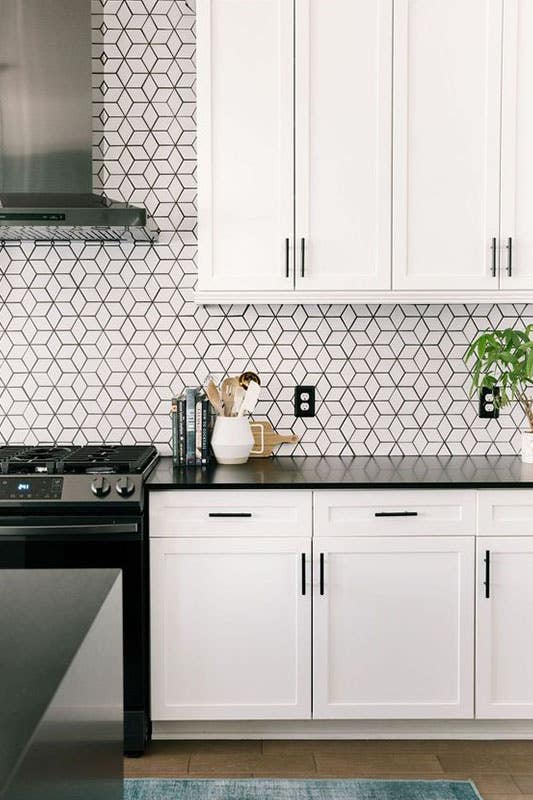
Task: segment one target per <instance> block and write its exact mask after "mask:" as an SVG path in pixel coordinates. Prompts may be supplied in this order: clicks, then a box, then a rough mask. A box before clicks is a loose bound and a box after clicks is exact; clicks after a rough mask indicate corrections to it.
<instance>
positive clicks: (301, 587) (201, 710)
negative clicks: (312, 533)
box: [150, 537, 311, 720]
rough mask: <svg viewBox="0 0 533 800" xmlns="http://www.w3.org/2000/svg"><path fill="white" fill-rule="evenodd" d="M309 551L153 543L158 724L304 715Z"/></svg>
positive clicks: (214, 542) (272, 544) (291, 545)
mask: <svg viewBox="0 0 533 800" xmlns="http://www.w3.org/2000/svg"><path fill="white" fill-rule="evenodd" d="M310 551H311V545H310V539H309V538H307V537H306V538H287V539H281V538H276V539H274V538H272V539H267V538H265V539H259V538H257V539H244V538H240V539H230V538H228V539H202V538H196V539H193V538H190V539H151V540H150V552H151V600H152V610H151V614H152V718H153V719H154V720H182V719H211V720H216V719H275V718H278V719H289V718H292V719H294V718H296V719H305V718H308V717H310V714H311V674H310V673H311V584H310V581H308V580H307V577H308V576H310V571H311V563H310ZM303 558H305V572H306V574H305V579H304V575H303V563H304V562H303ZM304 591H305V594H304Z"/></svg>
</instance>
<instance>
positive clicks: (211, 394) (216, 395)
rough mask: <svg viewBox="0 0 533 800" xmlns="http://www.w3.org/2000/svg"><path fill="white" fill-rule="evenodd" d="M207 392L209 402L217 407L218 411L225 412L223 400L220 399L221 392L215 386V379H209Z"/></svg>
mask: <svg viewBox="0 0 533 800" xmlns="http://www.w3.org/2000/svg"><path fill="white" fill-rule="evenodd" d="M205 393H206V395H207V397H208V400H209V402H210V403H211V405H212V406H213V408H214V409H215V411H216V413H217V414H219V415H222V414H223V413H224V409H223V407H222V400H221V399H220V392H219V391H218V389H217V387H216V386H215V382H214V381H213V380H209V381H208V382H207V385H206V387H205Z"/></svg>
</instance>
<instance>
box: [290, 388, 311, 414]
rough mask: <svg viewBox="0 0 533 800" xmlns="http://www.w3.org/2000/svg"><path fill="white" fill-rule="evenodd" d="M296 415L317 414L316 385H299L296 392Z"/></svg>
mask: <svg viewBox="0 0 533 800" xmlns="http://www.w3.org/2000/svg"><path fill="white" fill-rule="evenodd" d="M294 416H295V417H314V416H315V387H314V386H297V387H296V389H295V392H294Z"/></svg>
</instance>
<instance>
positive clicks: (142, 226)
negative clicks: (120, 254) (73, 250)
mask: <svg viewBox="0 0 533 800" xmlns="http://www.w3.org/2000/svg"><path fill="white" fill-rule="evenodd" d="M0 20H1V24H0V242H10V241H11V242H13V241H20V240H55V241H58V240H61V241H65V240H68V241H70V240H73V239H74V240H83V241H87V240H90V241H93V240H106V241H109V240H114V241H123V240H132V239H133V240H141V241H146V240H152V239H153V238H154V233H153V232H152V231H150V230H149V229H148V228H147V220H146V211H145V210H144V209H143V208H137V207H134V206H131V205H129V204H127V203H121V202H116V201H113V200H110V199H109V198H107V197H104V196H103V195H100V194H95V193H93V188H92V175H93V169H92V128H93V125H92V113H93V103H92V74H91V72H92V71H91V57H92V53H91V0H0ZM102 79H103V76H102Z"/></svg>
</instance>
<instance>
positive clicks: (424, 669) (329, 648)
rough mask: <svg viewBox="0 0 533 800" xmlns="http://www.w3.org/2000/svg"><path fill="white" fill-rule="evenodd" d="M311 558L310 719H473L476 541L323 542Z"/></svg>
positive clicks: (367, 539) (368, 539) (316, 543)
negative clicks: (312, 710) (312, 669)
mask: <svg viewBox="0 0 533 800" xmlns="http://www.w3.org/2000/svg"><path fill="white" fill-rule="evenodd" d="M313 549H314V575H315V576H318V579H316V578H315V588H314V591H315V601H314V615H313V619H314V640H313V641H314V661H313V663H314V679H313V686H314V705H313V708H314V716H315V717H317V718H323V719H324V718H328V719H335V718H353V719H357V718H385V719H395V718H399V719H416V718H418V719H424V718H452V717H454V718H471V717H472V716H473V713H474V712H473V678H474V666H473V658H474V537H466V536H465V537H437V536H431V537H430V536H427V537H412V538H410V537H398V538H394V537H376V538H371V537H360V538H348V537H347V538H329V537H327V538H318V539H315V540H314V545H313ZM321 563H322V565H323V566H321ZM321 574H322V576H323V581H321ZM321 583H323V585H322V586H321ZM322 592H323V593H322Z"/></svg>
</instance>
